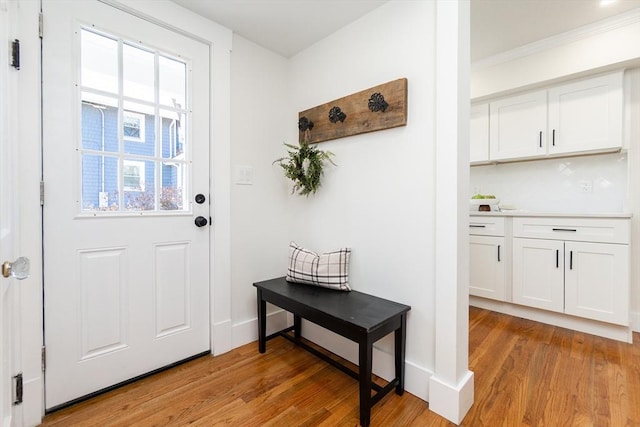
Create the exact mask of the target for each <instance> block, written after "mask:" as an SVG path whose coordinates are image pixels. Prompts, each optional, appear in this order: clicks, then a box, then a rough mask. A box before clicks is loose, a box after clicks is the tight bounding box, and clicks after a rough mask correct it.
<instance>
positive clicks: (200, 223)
mask: <svg viewBox="0 0 640 427" xmlns="http://www.w3.org/2000/svg"><path fill="white" fill-rule="evenodd" d="M194 222H195V223H196V227H204V226H205V225H207V222H208V221H207V218H205V217H203V216H199V217H196V219H195V221H194Z"/></svg>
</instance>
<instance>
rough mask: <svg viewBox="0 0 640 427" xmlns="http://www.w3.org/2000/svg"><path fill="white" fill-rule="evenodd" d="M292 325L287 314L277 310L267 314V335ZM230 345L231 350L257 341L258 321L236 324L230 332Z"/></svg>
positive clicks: (252, 320)
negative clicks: (231, 346)
mask: <svg viewBox="0 0 640 427" xmlns="http://www.w3.org/2000/svg"><path fill="white" fill-rule="evenodd" d="M292 324H293V321H289V319H288V317H287V312H286V311H284V310H278V311H275V312H273V313H268V314H267V335H269V334H272V333H274V332H277V331H281V330H283V329H284V328H286V327H287V326H290V325H292ZM231 337H232V338H231V343H232V345H233V348H236V347H240V346H243V345H245V344H249V343H250V342H254V341H257V340H258V319H250V320H246V321H244V322H240V323H236V324H235V325H233V327H232V330H231Z"/></svg>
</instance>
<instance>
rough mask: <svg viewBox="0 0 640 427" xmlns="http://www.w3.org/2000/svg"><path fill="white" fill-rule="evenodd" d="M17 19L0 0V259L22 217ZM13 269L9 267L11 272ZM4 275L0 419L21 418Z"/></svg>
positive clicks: (13, 319) (0, 284)
mask: <svg viewBox="0 0 640 427" xmlns="http://www.w3.org/2000/svg"><path fill="white" fill-rule="evenodd" d="M16 21H17V11H16V5H15V3H14V2H13V1H9V2H0V264H4V262H5V261H8V262H13V261H14V260H15V259H16V257H17V249H18V248H17V246H18V245H17V234H16V233H17V229H18V220H19V217H18V215H17V214H16V209H17V206H18V191H17V187H18V185H17V184H18V182H17V170H16V167H15V165H16V164H17V157H18V155H17V146H18V141H17V135H18V132H17V126H16V124H17V117H16V113H15V112H16V110H17V76H16V73H17V72H18V71H17V70H16V69H15V68H13V67H12V66H11V65H10V63H9V61H10V57H11V54H10V50H9V49H10V46H11V45H10V41H13V40H14V38H13V37H12V32H13V31H15V30H16V28H14V25H15V22H16ZM9 271H10V270H8V269H7V270H6V273H9ZM2 273H3V275H0V425H2V426H12V425H19V424H20V423H21V414H20V409H21V406H20V405H14V402H16V399H17V398H18V397H19V396H18V395H17V392H18V391H17V389H16V387H15V386H16V382H15V380H14V379H13V377H14V376H16V375H17V374H18V373H19V372H20V365H21V361H20V357H19V354H20V353H19V338H20V322H19V321H20V316H19V312H18V311H19V308H18V301H19V288H18V285H17V283H16V280H15V279H14V278H13V277H11V276H10V275H9V277H4V273H5V269H4V268H3V271H2Z"/></svg>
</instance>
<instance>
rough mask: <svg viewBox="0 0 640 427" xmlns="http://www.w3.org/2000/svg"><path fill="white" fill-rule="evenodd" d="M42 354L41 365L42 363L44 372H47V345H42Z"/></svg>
mask: <svg viewBox="0 0 640 427" xmlns="http://www.w3.org/2000/svg"><path fill="white" fill-rule="evenodd" d="M40 354H41V356H40V357H41V365H42V372H45V371H46V370H47V347H45V346H42V350H41V352H40Z"/></svg>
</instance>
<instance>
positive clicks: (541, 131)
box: [540, 131, 542, 148]
mask: <svg viewBox="0 0 640 427" xmlns="http://www.w3.org/2000/svg"><path fill="white" fill-rule="evenodd" d="M540 148H542V131H540Z"/></svg>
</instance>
